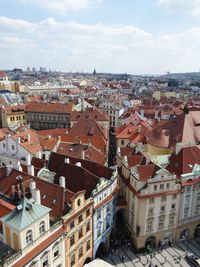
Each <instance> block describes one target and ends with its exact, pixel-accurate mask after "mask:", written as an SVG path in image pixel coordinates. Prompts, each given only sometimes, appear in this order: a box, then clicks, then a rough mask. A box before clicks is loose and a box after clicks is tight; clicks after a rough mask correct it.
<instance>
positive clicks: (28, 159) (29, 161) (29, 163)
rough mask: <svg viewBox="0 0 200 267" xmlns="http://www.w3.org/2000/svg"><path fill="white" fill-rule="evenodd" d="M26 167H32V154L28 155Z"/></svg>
mask: <svg viewBox="0 0 200 267" xmlns="http://www.w3.org/2000/svg"><path fill="white" fill-rule="evenodd" d="M26 165H27V166H29V165H31V155H30V154H27V155H26Z"/></svg>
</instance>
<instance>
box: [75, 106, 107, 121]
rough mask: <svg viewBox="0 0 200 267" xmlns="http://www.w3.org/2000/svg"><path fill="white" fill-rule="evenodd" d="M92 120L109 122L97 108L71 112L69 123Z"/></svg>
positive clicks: (104, 114) (105, 115)
mask: <svg viewBox="0 0 200 267" xmlns="http://www.w3.org/2000/svg"><path fill="white" fill-rule="evenodd" d="M87 118H90V119H94V120H96V121H109V118H108V115H107V114H106V113H105V112H104V111H102V110H100V109H97V108H86V109H85V111H83V112H79V111H72V113H71V121H78V120H82V119H87Z"/></svg>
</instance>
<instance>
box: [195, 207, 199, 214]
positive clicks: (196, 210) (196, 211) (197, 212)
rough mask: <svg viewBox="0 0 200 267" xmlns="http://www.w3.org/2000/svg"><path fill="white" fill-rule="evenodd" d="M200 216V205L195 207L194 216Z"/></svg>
mask: <svg viewBox="0 0 200 267" xmlns="http://www.w3.org/2000/svg"><path fill="white" fill-rule="evenodd" d="M199 214H200V205H197V206H196V207H195V215H199Z"/></svg>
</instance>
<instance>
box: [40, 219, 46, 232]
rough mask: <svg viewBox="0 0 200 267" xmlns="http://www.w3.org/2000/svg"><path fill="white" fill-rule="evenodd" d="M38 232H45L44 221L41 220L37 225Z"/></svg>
mask: <svg viewBox="0 0 200 267" xmlns="http://www.w3.org/2000/svg"><path fill="white" fill-rule="evenodd" d="M39 232H40V234H42V233H44V232H45V222H44V221H42V222H41V223H40V225H39Z"/></svg>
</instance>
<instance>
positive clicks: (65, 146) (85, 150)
mask: <svg viewBox="0 0 200 267" xmlns="http://www.w3.org/2000/svg"><path fill="white" fill-rule="evenodd" d="M57 153H59V154H62V155H65V156H66V157H68V156H70V157H75V158H82V159H87V160H90V161H94V162H97V163H99V164H102V165H104V164H105V156H104V153H102V152H101V151H99V150H98V149H97V148H95V147H94V146H92V145H88V144H79V143H64V142H60V144H59V146H58V148H57Z"/></svg>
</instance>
